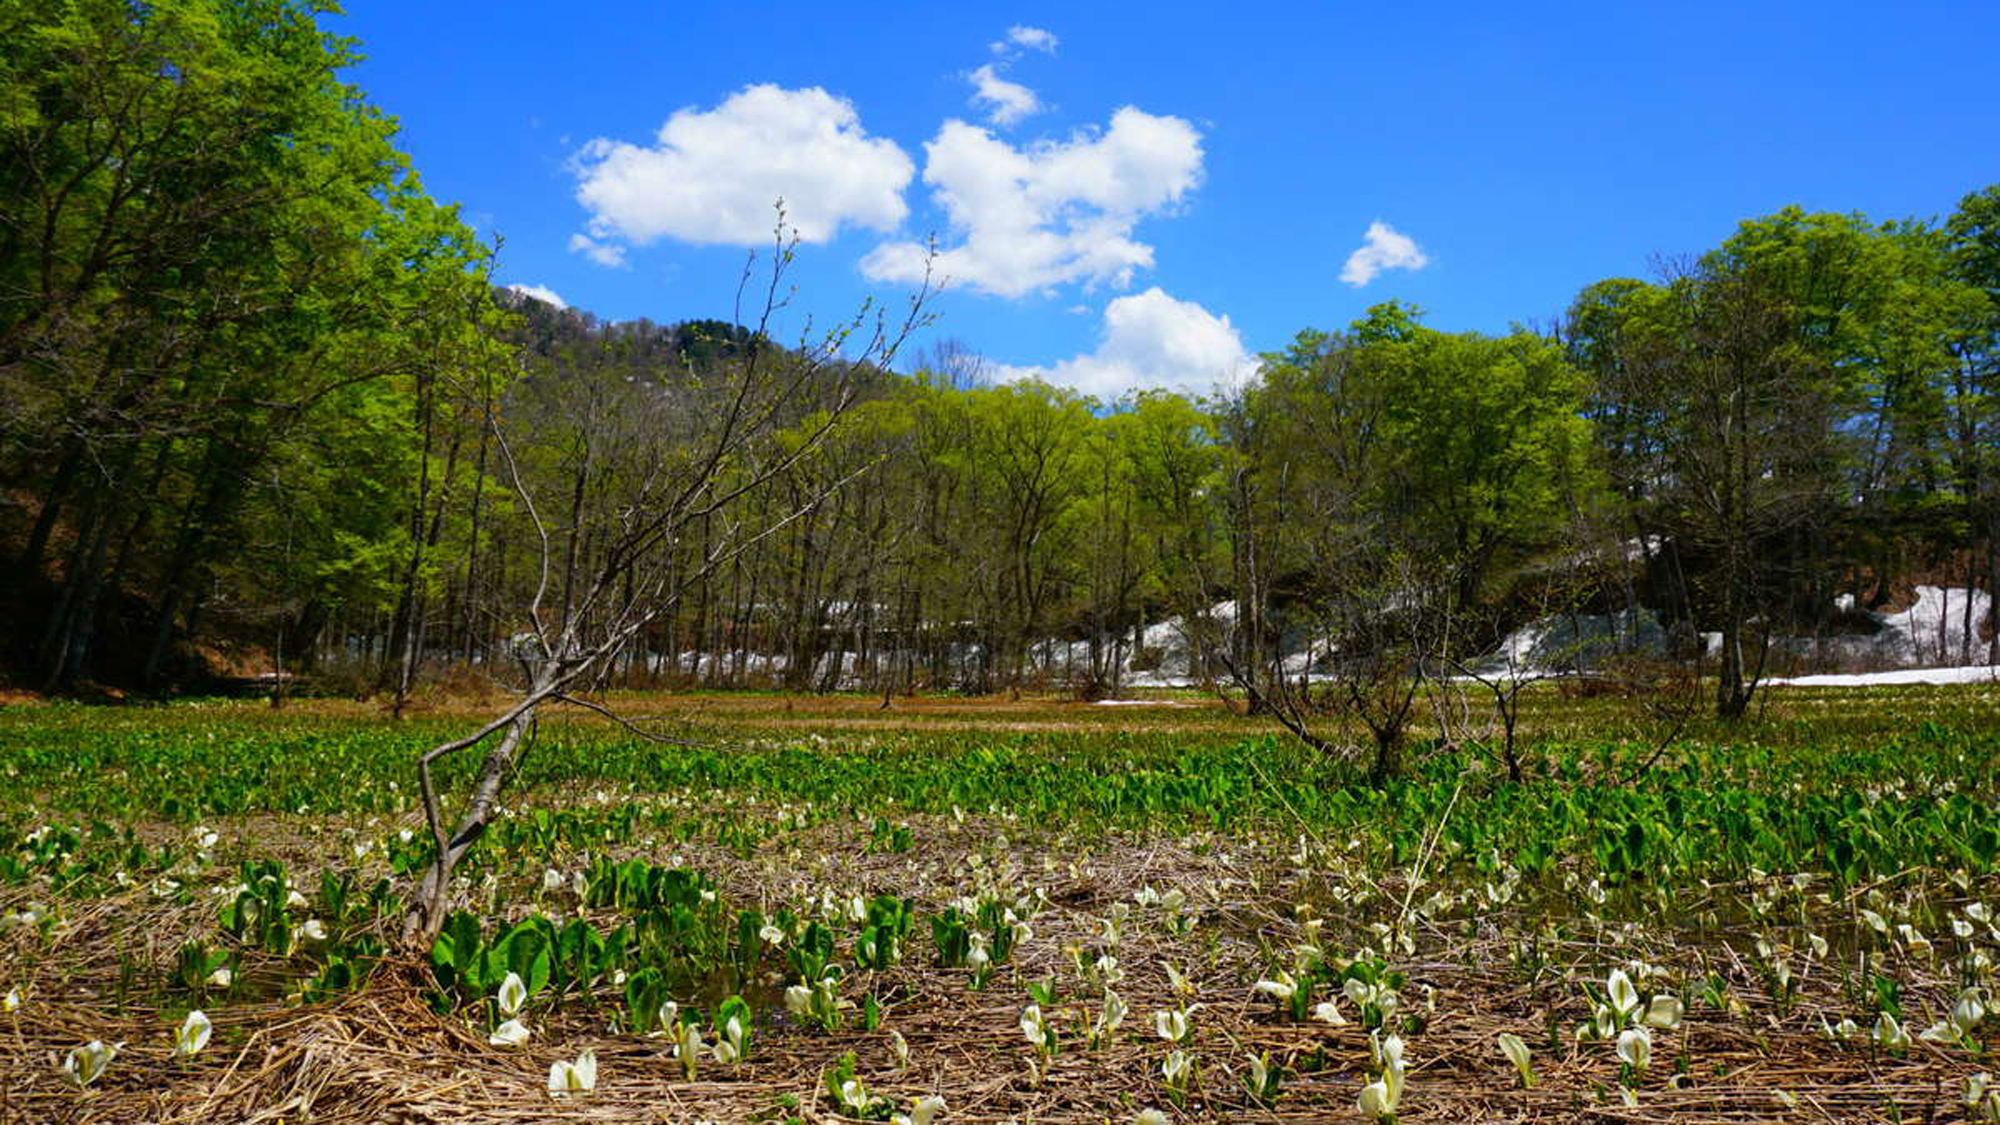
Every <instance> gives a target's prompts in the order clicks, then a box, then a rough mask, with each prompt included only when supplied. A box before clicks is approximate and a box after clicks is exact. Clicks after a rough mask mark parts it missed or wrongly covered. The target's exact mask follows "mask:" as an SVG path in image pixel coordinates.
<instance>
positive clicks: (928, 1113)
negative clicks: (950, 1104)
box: [890, 1094, 944, 1125]
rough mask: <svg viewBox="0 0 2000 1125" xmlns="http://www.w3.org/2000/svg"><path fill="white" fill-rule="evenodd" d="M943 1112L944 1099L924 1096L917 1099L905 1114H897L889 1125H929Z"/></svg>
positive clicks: (930, 1095)
mask: <svg viewBox="0 0 2000 1125" xmlns="http://www.w3.org/2000/svg"><path fill="white" fill-rule="evenodd" d="M943 1112H944V1099H943V1098H941V1097H938V1096H937V1095H936V1094H925V1095H924V1096H923V1097H921V1098H918V1099H917V1100H916V1101H915V1102H914V1103H913V1104H912V1105H911V1106H910V1112H909V1113H907V1114H902V1113H899V1114H897V1115H896V1116H894V1117H893V1118H891V1119H890V1122H891V1125H931V1122H932V1121H934V1120H936V1119H937V1115H938V1114H940V1113H943Z"/></svg>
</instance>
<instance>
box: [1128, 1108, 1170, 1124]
mask: <svg viewBox="0 0 2000 1125" xmlns="http://www.w3.org/2000/svg"><path fill="white" fill-rule="evenodd" d="M1173 1120H1174V1119H1173V1118H1171V1117H1168V1116H1167V1115H1166V1114H1164V1113H1161V1112H1160V1111H1159V1110H1157V1109H1142V1110H1140V1111H1139V1115H1138V1116H1137V1117H1134V1118H1133V1119H1132V1125H1173Z"/></svg>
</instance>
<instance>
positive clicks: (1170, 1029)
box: [1153, 1008, 1188, 1043]
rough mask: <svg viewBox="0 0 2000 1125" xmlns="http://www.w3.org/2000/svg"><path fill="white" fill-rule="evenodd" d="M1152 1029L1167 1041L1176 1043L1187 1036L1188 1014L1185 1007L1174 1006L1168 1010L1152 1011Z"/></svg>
mask: <svg viewBox="0 0 2000 1125" xmlns="http://www.w3.org/2000/svg"><path fill="white" fill-rule="evenodd" d="M1153 1030H1154V1031H1155V1032H1157V1033H1158V1034H1159V1036H1160V1038H1162V1039H1165V1040H1166V1041H1167V1042H1169V1043H1178V1042H1180V1041H1181V1040H1183V1039H1186V1038H1187V1036H1188V1015H1187V1011H1186V1010H1185V1009H1180V1008H1176V1009H1174V1010H1173V1011H1170V1012H1154V1013H1153Z"/></svg>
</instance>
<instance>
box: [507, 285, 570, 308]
mask: <svg viewBox="0 0 2000 1125" xmlns="http://www.w3.org/2000/svg"><path fill="white" fill-rule="evenodd" d="M507 288H508V289H510V290H512V291H513V292H516V293H519V294H520V295H521V296H523V297H533V298H534V299H535V300H537V301H540V302H542V303H543V304H545V305H554V306H555V307H557V308H559V309H566V308H568V307H569V302H568V301H565V300H563V299H562V298H561V297H559V296H557V295H556V291H555V290H553V289H551V288H549V287H548V286H546V285H509V286H507Z"/></svg>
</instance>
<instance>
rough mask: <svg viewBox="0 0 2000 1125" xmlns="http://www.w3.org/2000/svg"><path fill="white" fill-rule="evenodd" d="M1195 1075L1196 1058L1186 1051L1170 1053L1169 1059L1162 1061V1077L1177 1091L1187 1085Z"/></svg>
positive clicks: (1168, 1054) (1168, 1053)
mask: <svg viewBox="0 0 2000 1125" xmlns="http://www.w3.org/2000/svg"><path fill="white" fill-rule="evenodd" d="M1193 1073H1194V1056H1193V1055H1190V1054H1188V1053H1187V1052H1186V1051H1179V1050H1175V1051H1168V1052H1167V1057H1166V1058H1164V1059H1162V1060H1160V1077H1162V1078H1165V1079H1166V1080H1167V1085H1168V1086H1171V1087H1173V1088H1174V1089H1176V1090H1178V1089H1180V1088H1181V1087H1182V1086H1184V1085H1186V1084H1187V1080H1188V1076H1189V1075H1190V1074H1193Z"/></svg>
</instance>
